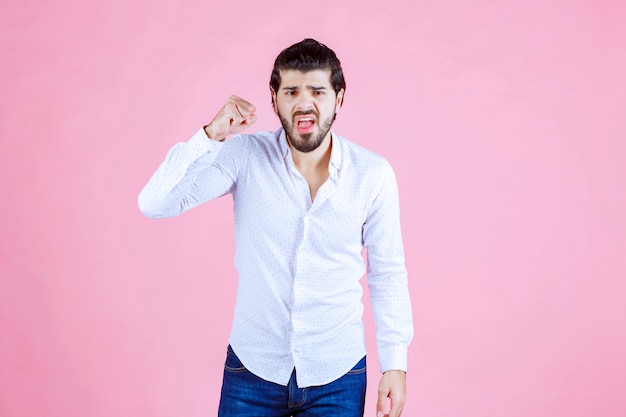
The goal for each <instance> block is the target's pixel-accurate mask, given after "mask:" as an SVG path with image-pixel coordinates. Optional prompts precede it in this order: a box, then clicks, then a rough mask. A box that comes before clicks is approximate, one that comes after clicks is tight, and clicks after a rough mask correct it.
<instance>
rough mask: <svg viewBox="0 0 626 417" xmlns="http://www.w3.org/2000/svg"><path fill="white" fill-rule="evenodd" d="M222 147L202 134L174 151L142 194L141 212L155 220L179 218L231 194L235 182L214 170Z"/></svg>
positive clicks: (199, 132) (198, 134) (202, 132)
mask: <svg viewBox="0 0 626 417" xmlns="http://www.w3.org/2000/svg"><path fill="white" fill-rule="evenodd" d="M222 146H223V144H222V143H219V142H216V141H213V140H210V139H208V138H207V136H206V134H205V133H204V130H200V131H198V132H197V133H196V134H195V135H194V136H193V137H192V138H191V139H189V141H187V142H185V143H178V144H176V145H175V146H174V147H172V149H170V151H169V152H168V154H167V157H166V159H165V161H163V163H161V165H160V166H159V168H158V169H157V170H156V172H155V173H154V174H153V175H152V178H150V180H149V181H148V183H147V184H146V186H145V187H144V188H143V190H142V191H141V193H140V194H139V198H138V204H139V209H140V210H141V212H142V213H143V214H144V215H146V216H147V217H151V218H162V217H171V216H176V215H178V214H180V213H182V212H183V211H185V210H188V209H190V208H192V207H194V206H196V205H198V204H201V203H202V202H204V201H206V200H209V199H211V198H215V197H218V196H219V195H222V194H224V193H225V192H227V191H228V189H229V188H230V187H231V186H232V178H231V177H230V176H229V175H225V173H224V172H223V170H220V169H219V167H216V166H214V163H215V160H216V157H217V156H218V154H219V153H220V151H221V149H222Z"/></svg>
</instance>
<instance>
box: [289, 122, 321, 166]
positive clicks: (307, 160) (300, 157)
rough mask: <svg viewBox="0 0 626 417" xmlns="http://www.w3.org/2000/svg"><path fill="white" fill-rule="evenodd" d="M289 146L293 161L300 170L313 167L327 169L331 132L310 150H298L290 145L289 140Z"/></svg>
mask: <svg viewBox="0 0 626 417" xmlns="http://www.w3.org/2000/svg"><path fill="white" fill-rule="evenodd" d="M289 148H290V149H291V158H292V159H293V163H294V165H295V166H296V168H298V170H299V171H300V172H302V171H309V170H314V169H326V170H327V169H328V163H329V162H330V152H331V149H332V141H331V133H330V132H328V134H327V135H326V137H325V138H324V140H323V141H322V143H320V146H318V147H317V148H316V149H314V150H312V151H311V152H300V151H299V150H297V149H295V148H294V147H293V146H292V145H291V142H290V143H289Z"/></svg>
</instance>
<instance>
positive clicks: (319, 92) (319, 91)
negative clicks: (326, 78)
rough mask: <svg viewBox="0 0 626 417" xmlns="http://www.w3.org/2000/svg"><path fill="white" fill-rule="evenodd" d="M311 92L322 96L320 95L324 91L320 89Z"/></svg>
mask: <svg viewBox="0 0 626 417" xmlns="http://www.w3.org/2000/svg"><path fill="white" fill-rule="evenodd" d="M313 94H315V95H316V96H322V95H324V92H323V91H321V90H315V91H313Z"/></svg>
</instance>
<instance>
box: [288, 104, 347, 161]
mask: <svg viewBox="0 0 626 417" xmlns="http://www.w3.org/2000/svg"><path fill="white" fill-rule="evenodd" d="M307 114H311V115H314V116H315V119H316V120H317V121H318V123H319V124H318V125H317V127H318V129H317V133H316V132H315V130H313V132H310V133H300V132H298V129H297V128H296V124H295V122H294V121H293V119H294V118H295V117H296V116H301V115H307ZM335 115H336V113H335V112H333V115H332V116H330V117H328V118H327V119H326V120H319V115H318V114H317V113H316V112H313V111H309V112H295V113H294V114H293V116H292V119H291V120H292V121H291V122H289V121H288V120H287V119H286V118H284V117H283V116H282V115H280V114H279V115H278V117H279V118H280V123H281V124H282V125H283V129H285V135H287V140H289V143H290V144H291V146H293V147H294V148H295V149H296V150H298V151H300V152H303V153H308V152H311V151H314V150H315V149H317V148H318V147H319V146H320V145H321V144H322V142H323V141H324V138H325V137H326V135H327V134H328V132H329V131H330V128H331V126H332V125H333V122H334V121H335Z"/></svg>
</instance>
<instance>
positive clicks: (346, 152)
mask: <svg viewBox="0 0 626 417" xmlns="http://www.w3.org/2000/svg"><path fill="white" fill-rule="evenodd" d="M335 137H336V138H337V139H338V142H339V144H340V146H341V153H342V158H341V159H342V165H344V164H345V165H346V166H347V167H348V168H349V169H351V170H352V169H356V170H357V171H362V172H363V173H374V174H380V173H381V172H385V173H387V172H388V173H393V169H392V167H391V164H390V163H389V161H387V159H385V158H384V157H383V156H382V155H379V154H377V153H376V152H373V151H371V150H369V149H367V148H365V147H363V146H361V145H357V144H356V143H354V142H352V141H350V140H348V139H346V138H344V137H342V136H339V135H335Z"/></svg>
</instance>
